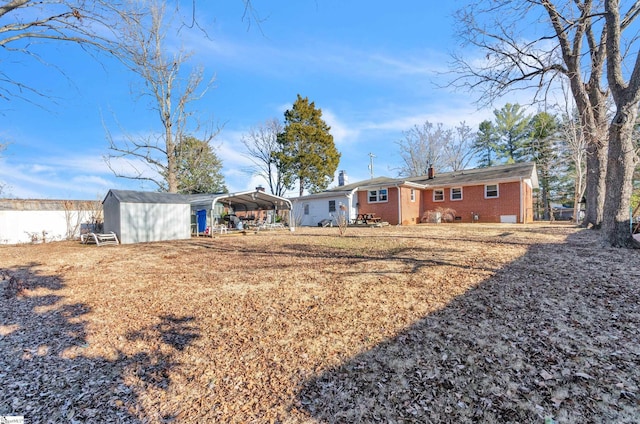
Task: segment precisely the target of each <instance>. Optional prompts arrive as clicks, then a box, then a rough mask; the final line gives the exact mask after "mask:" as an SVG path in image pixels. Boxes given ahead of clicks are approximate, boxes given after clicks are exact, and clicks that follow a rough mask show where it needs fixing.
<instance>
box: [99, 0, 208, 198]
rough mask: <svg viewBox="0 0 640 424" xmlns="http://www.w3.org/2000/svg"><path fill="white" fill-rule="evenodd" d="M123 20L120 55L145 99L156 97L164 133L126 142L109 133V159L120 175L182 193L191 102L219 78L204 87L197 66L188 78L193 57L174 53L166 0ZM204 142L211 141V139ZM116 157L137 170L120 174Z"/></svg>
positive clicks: (107, 159)
mask: <svg viewBox="0 0 640 424" xmlns="http://www.w3.org/2000/svg"><path fill="white" fill-rule="evenodd" d="M123 19H124V21H125V23H124V26H123V30H122V33H121V36H120V39H119V45H120V46H121V49H120V51H119V53H118V57H119V58H120V59H121V61H122V62H123V63H124V64H125V65H126V66H127V67H128V68H129V69H130V70H131V71H133V72H134V73H135V74H137V75H138V76H139V77H140V78H141V80H142V81H143V83H144V86H143V88H142V95H144V96H148V97H150V98H151V108H152V109H153V110H155V111H156V112H157V113H158V118H159V120H160V123H161V125H162V132H160V133H157V134H151V135H148V136H146V137H133V136H127V137H126V139H125V140H123V141H118V140H115V139H114V138H113V137H112V136H111V134H110V133H109V132H108V133H107V137H108V140H109V148H110V150H111V153H109V155H108V156H107V157H106V158H105V159H106V161H107V163H108V164H109V166H110V167H111V169H112V170H113V171H114V173H115V174H116V175H117V176H118V177H123V178H130V179H136V180H146V181H151V182H153V183H155V184H156V185H157V186H158V188H159V189H161V190H164V191H168V192H170V193H177V192H178V189H179V187H178V162H179V158H178V151H177V150H176V147H177V146H178V144H179V141H180V139H181V138H182V137H183V136H184V135H185V131H186V128H187V124H188V120H189V119H190V118H191V116H192V114H193V112H192V111H190V110H189V106H190V104H191V103H192V102H194V101H196V100H198V99H200V98H201V97H202V96H203V95H204V94H205V93H206V91H207V89H208V88H209V87H210V86H211V84H212V83H213V79H211V80H209V81H208V82H207V83H205V84H204V87H203V88H200V87H201V84H202V83H203V80H204V70H203V68H201V67H196V68H194V70H193V71H191V73H190V74H189V75H188V76H186V77H184V76H183V74H182V73H181V66H182V65H183V64H185V63H186V62H187V60H188V59H189V57H190V54H188V53H185V52H184V51H178V52H176V53H173V54H169V53H168V48H167V47H166V45H165V37H166V32H167V30H168V28H169V27H170V25H169V22H167V21H166V20H165V2H164V1H150V2H149V6H148V8H143V9H138V10H136V11H135V12H134V13H129V14H127V15H126V16H123ZM203 141H204V142H206V143H208V142H209V141H210V138H209V139H206V140H203ZM116 158H125V160H128V159H134V162H131V161H130V162H129V163H130V164H131V165H132V168H131V170H133V171H134V172H131V170H129V171H126V172H122V171H117V170H116V169H115V167H114V166H112V163H113V162H112V161H113V160H114V159H116ZM135 161H138V162H142V163H143V164H145V165H146V166H148V167H150V168H151V171H152V172H151V173H148V172H144V170H141V169H139V168H137V167H136V165H135Z"/></svg>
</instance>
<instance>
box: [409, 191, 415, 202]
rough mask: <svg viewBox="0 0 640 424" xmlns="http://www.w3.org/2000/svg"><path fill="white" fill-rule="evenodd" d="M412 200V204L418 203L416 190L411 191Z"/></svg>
mask: <svg viewBox="0 0 640 424" xmlns="http://www.w3.org/2000/svg"><path fill="white" fill-rule="evenodd" d="M410 199H411V201H412V202H415V201H416V190H415V189H414V188H412V189H411V195H410Z"/></svg>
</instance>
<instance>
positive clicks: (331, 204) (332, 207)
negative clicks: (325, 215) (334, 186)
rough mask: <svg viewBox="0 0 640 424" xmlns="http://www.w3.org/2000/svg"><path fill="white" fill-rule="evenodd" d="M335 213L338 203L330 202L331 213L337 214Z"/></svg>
mask: <svg viewBox="0 0 640 424" xmlns="http://www.w3.org/2000/svg"><path fill="white" fill-rule="evenodd" d="M335 211H336V201H335V200H329V212H335Z"/></svg>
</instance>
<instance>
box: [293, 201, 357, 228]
mask: <svg viewBox="0 0 640 424" xmlns="http://www.w3.org/2000/svg"><path fill="white" fill-rule="evenodd" d="M331 200H333V201H335V202H336V211H335V212H329V201H331ZM340 203H342V204H343V205H346V206H347V208H349V219H350V220H351V219H354V218H355V217H356V214H357V212H356V211H355V209H354V208H353V207H352V206H353V205H351V204H350V202H349V198H347V197H345V196H344V195H341V196H336V197H322V198H319V199H313V198H307V199H295V200H294V201H293V216H294V217H295V218H294V219H295V221H296V223H297V224H298V225H301V226H311V227H315V226H317V225H318V223H319V222H320V221H322V220H323V219H330V220H332V221H333V224H334V225H337V220H336V217H337V216H338V212H339V211H340ZM305 205H309V214H307V215H305V214H304V208H305Z"/></svg>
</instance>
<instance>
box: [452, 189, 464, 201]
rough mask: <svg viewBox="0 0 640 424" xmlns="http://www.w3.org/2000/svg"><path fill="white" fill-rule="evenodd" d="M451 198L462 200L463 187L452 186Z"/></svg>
mask: <svg viewBox="0 0 640 424" xmlns="http://www.w3.org/2000/svg"><path fill="white" fill-rule="evenodd" d="M451 200H462V187H452V188H451Z"/></svg>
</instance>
